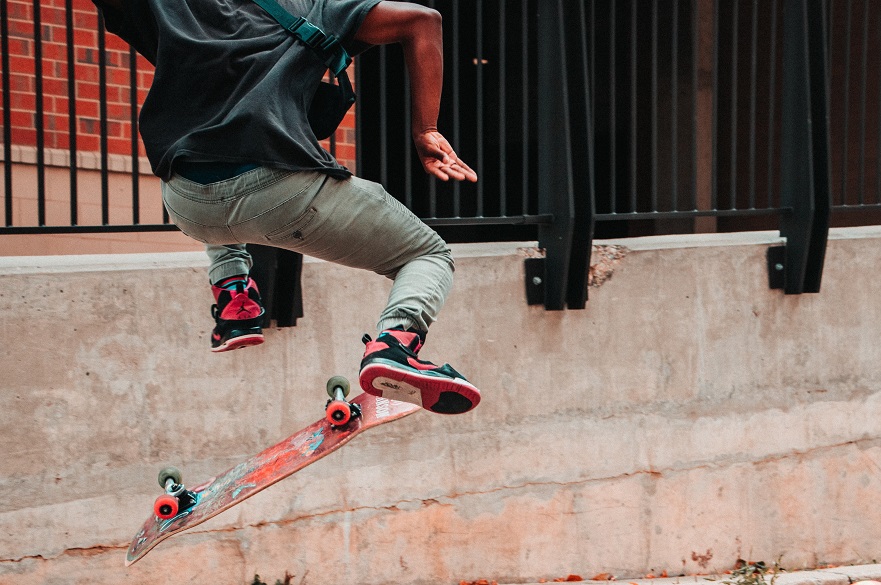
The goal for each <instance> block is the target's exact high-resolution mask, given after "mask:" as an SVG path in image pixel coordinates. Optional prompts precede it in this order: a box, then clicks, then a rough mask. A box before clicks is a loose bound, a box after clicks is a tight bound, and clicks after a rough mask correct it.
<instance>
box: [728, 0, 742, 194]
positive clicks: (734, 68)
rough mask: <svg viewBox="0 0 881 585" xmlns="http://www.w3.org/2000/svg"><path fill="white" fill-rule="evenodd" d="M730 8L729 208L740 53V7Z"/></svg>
mask: <svg viewBox="0 0 881 585" xmlns="http://www.w3.org/2000/svg"><path fill="white" fill-rule="evenodd" d="M731 8H732V10H733V11H734V15H733V16H732V17H731V79H730V80H729V83H730V84H731V106H730V110H729V112H728V116H729V120H730V121H731V125H730V128H731V130H730V132H731V138H730V141H729V142H730V144H729V149H730V150H729V156H730V157H731V162H730V168H729V169H728V170H729V177H728V180H729V181H730V184H729V186H728V199H729V201H728V207H729V209H736V208H737V129H738V127H739V122H738V119H737V114H738V112H737V104H738V102H739V101H740V95H739V88H738V86H737V81H738V78H737V73H738V67H739V66H740V65H739V61H740V59H739V53H740V43H739V38H738V32H739V30H740V7H739V5H738V2H732V3H731Z"/></svg>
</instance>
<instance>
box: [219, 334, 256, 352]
mask: <svg viewBox="0 0 881 585" xmlns="http://www.w3.org/2000/svg"><path fill="white" fill-rule="evenodd" d="M263 341H264V338H263V334H262V333H254V334H251V335H240V336H239V337H233V338H232V339H228V340H227V341H226V342H225V343H222V344H220V345H218V346H217V347H212V348H211V351H213V352H214V353H220V352H222V351H232V350H234V349H242V348H244V347H251V346H252V345H260V344H261V343H263Z"/></svg>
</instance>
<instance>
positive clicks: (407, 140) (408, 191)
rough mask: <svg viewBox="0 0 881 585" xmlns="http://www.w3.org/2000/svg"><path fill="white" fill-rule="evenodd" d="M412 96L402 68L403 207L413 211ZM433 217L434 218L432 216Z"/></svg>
mask: <svg viewBox="0 0 881 585" xmlns="http://www.w3.org/2000/svg"><path fill="white" fill-rule="evenodd" d="M412 103H413V94H412V92H411V91H410V72H409V71H407V68H406V67H404V129H403V134H402V136H401V141H402V142H403V144H402V145H401V146H402V151H403V153H404V205H406V206H407V209H413V147H412V145H411V142H412V140H413V138H412V136H413V116H411V115H410V112H412V111H413V110H412V107H413V106H412ZM432 217H434V216H432Z"/></svg>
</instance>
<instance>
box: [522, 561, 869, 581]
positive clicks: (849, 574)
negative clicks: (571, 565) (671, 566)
mask: <svg viewBox="0 0 881 585" xmlns="http://www.w3.org/2000/svg"><path fill="white" fill-rule="evenodd" d="M772 579H773V581H772ZM764 580H765V585H851V584H853V583H856V582H858V581H875V580H878V581H881V564H873V565H854V566H841V567H828V568H824V569H812V570H805V571H785V572H780V573H777V574H776V575H774V574H766V575H764ZM726 581H727V582H729V584H730V585H761V583H755V582H750V583H746V582H744V581H739V580H737V579H736V578H734V577H733V576H732V575H688V576H682V577H667V578H657V579H626V578H624V577H615V578H614V582H615V583H620V584H624V583H626V584H628V585H631V584H632V585H691V584H695V585H713V584H714V583H716V584H718V585H726V584H725V583H724V582H726ZM581 583H592V584H596V585H600V584H602V585H609V581H595V580H591V579H585V580H583V581H581ZM520 585H523V584H520ZM529 585H539V584H529ZM543 585H548V584H547V583H544V584H543ZM872 585H874V584H872Z"/></svg>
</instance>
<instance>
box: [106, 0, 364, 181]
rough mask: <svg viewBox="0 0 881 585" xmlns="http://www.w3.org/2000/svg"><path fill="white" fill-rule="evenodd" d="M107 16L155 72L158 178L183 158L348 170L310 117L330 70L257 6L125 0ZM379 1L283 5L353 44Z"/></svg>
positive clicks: (147, 132) (151, 101)
mask: <svg viewBox="0 0 881 585" xmlns="http://www.w3.org/2000/svg"><path fill="white" fill-rule="evenodd" d="M93 1H94V2H95V4H97V5H98V7H99V8H101V10H102V12H103V14H104V18H105V22H106V25H107V29H108V30H109V31H110V32H112V33H114V34H116V35H118V36H120V37H121V38H122V39H123V40H125V41H126V42H128V43H129V44H131V45H132V46H133V47H134V48H135V49H136V50H137V51H138V52H139V53H141V54H142V55H143V56H144V57H145V58H146V59H147V60H148V61H150V62H151V63H152V64H153V65H154V66H155V67H156V72H155V76H154V79H153V85H152V87H151V88H150V91H149V93H148V94H147V98H146V99H145V100H144V104H143V107H142V108H141V114H140V131H141V137H142V138H143V140H144V146H145V148H146V150H147V157H148V158H149V159H150V163H151V165H152V167H153V172H154V173H155V174H156V175H158V176H159V177H161V178H163V179H165V180H168V179H169V178H170V177H171V172H172V165H173V163H174V161H175V160H176V159H178V158H180V159H183V160H188V161H197V162H228V163H231V164H235V163H258V164H260V165H263V166H270V167H274V168H281V169H288V170H294V171H299V170H319V171H323V172H326V173H328V174H332V175H336V176H340V177H345V176H348V175H349V172H348V171H347V170H346V169H345V167H342V166H340V165H339V163H337V162H336V161H335V160H334V159H333V157H332V156H331V155H330V154H329V153H328V152H326V151H325V150H324V149H322V148H321V146H320V145H319V144H318V140H317V139H316V138H315V135H314V134H313V132H312V129H311V128H310V126H309V122H308V120H307V112H308V110H309V104H310V103H311V100H312V96H313V95H314V93H315V91H316V89H317V87H318V85H319V83H320V82H321V79H322V77H323V76H324V73H325V71H326V69H327V68H326V66H325V65H324V63H323V62H322V61H321V59H320V58H319V57H318V56H317V55H316V54H315V53H314V52H313V51H312V50H311V49H310V48H308V47H307V46H305V45H304V44H302V43H301V42H299V41H297V40H296V39H295V38H294V37H293V36H292V35H291V34H290V33H288V32H287V31H286V30H284V29H283V28H282V27H281V25H280V24H279V23H278V22H277V21H276V20H275V19H273V18H272V17H271V16H270V15H269V14H268V13H266V12H265V11H264V10H263V9H262V8H260V6H258V5H257V4H255V3H254V2H253V1H252V0H125V2H124V8H123V9H122V10H116V9H114V8H112V7H110V6H108V5H106V4H104V3H103V2H102V0H93ZM380 1H381V0H279V3H280V4H281V5H282V6H283V7H284V8H285V9H286V10H287V11H288V12H290V13H291V14H293V15H294V16H303V17H305V18H306V19H307V20H308V21H309V22H311V23H312V24H315V25H316V26H318V27H319V28H321V29H322V30H323V31H324V32H325V33H327V34H332V35H335V36H337V37H338V38H339V39H340V40H341V41H342V43H343V46H344V47H345V49H346V50H347V51H348V52H349V54H350V55H355V54H357V53H359V52H361V51H363V50H365V49H367V48H368V47H367V46H366V45H364V44H361V43H357V42H355V41H354V39H353V37H354V35H355V33H356V32H357V30H358V28H359V27H360V26H361V23H362V22H363V21H364V17H365V16H366V15H367V13H368V12H369V11H370V9H371V8H373V7H374V6H375V5H376V4H378V3H379V2H380Z"/></svg>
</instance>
